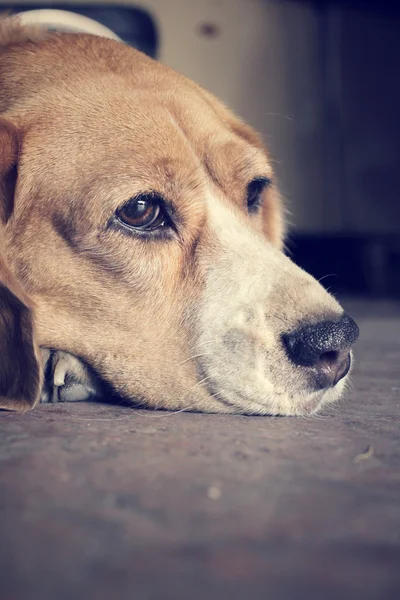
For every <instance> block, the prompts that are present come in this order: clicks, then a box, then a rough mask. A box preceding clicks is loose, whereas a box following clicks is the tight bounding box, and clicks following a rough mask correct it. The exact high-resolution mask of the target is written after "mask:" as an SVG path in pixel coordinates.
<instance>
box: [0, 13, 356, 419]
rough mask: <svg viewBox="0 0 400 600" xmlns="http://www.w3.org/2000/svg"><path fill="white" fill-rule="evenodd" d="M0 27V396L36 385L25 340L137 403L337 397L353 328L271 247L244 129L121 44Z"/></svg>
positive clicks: (275, 214)
mask: <svg viewBox="0 0 400 600" xmlns="http://www.w3.org/2000/svg"><path fill="white" fill-rule="evenodd" d="M2 27H3V46H2V48H0V113H1V114H2V120H1V122H0V138H1V139H0V147H1V148H2V152H1V154H0V178H1V198H0V216H1V222H2V225H1V227H2V230H1V232H2V233H1V236H2V244H3V247H2V250H1V252H2V262H0V281H1V287H0V308H1V310H0V326H1V328H2V329H1V336H2V337H1V340H0V357H1V361H2V365H3V364H4V365H5V366H6V368H5V369H4V368H3V367H2V370H1V372H0V396H1V397H2V398H3V399H2V401H1V403H2V405H3V406H7V407H14V406H15V407H17V408H23V407H24V406H25V407H28V406H30V405H32V404H34V402H35V400H36V399H37V398H38V395H39V391H40V386H41V381H42V380H41V377H42V376H41V367H40V365H39V361H38V358H37V348H38V347H39V346H40V347H52V348H56V349H60V350H63V351H66V352H70V353H71V354H74V355H76V356H78V357H80V358H82V359H83V360H84V361H86V362H87V363H88V364H90V365H91V366H92V367H93V368H94V369H95V370H96V371H97V373H98V374H99V375H100V377H101V378H103V379H104V380H105V381H107V382H108V383H109V384H111V386H112V387H113V388H114V389H115V390H116V391H117V392H118V393H119V394H121V395H122V396H124V397H126V398H131V399H135V400H136V401H139V402H141V403H142V404H143V405H145V406H150V407H162V408H171V409H194V410H203V411H215V412H243V413H259V414H305V413H310V412H312V411H314V410H315V409H317V408H318V407H319V406H321V405H322V404H323V403H324V402H325V401H330V400H335V399H336V398H338V397H339V395H340V394H341V392H342V390H343V387H344V383H345V380H346V374H347V372H348V370H349V366H350V346H351V344H352V343H353V341H354V339H355V338H356V335H357V328H356V325H355V324H354V322H353V321H351V320H350V319H349V318H347V317H345V316H344V315H343V311H342V309H341V307H340V306H339V305H338V304H337V302H336V301H335V300H334V299H333V298H332V296H330V295H329V294H328V293H327V292H326V291H325V290H324V289H323V288H322V287H321V286H320V285H319V283H317V282H316V281H315V280H314V279H313V278H312V277H311V276H309V275H307V274H306V273H305V272H304V271H302V270H301V269H299V268H298V267H297V266H295V265H294V264H293V263H292V262H291V261H290V260H289V259H288V258H287V257H285V255H284V254H283V252H282V240H283V233H284V232H283V223H282V209H281V206H280V201H279V194H278V191H277V188H276V184H275V180H274V173H273V169H272V166H271V161H270V160H269V157H268V153H267V152H266V150H265V149H264V147H263V145H262V143H261V142H260V139H259V138H258V136H257V135H256V133H255V132H254V131H253V130H252V129H251V128H249V127H248V126H246V125H244V124H243V123H242V122H241V121H240V120H239V119H238V118H236V116H234V115H233V114H232V113H231V112H230V111H228V110H227V109H226V108H225V107H224V106H223V105H222V104H221V103H220V102H219V101H217V100H216V99H215V98H214V97H212V96H211V95H210V94H209V93H207V92H205V91H204V90H202V89H201V88H200V87H198V86H197V85H195V84H194V83H192V82H191V81H189V80H187V79H185V78H184V77H182V76H180V75H178V74H176V73H175V72H173V71H172V70H170V69H167V68H166V67H164V66H162V65H160V64H159V63H157V62H154V61H152V60H151V59H149V58H147V57H145V56H144V55H142V54H140V53H139V52H137V51H135V50H133V49H131V48H128V47H127V46H124V45H123V44H120V43H118V42H114V41H112V40H106V39H102V38H98V37H94V36H89V35H73V34H66V35H56V36H51V37H49V38H48V39H44V40H41V41H40V40H36V41H35V40H33V41H29V40H28V39H24V37H23V35H21V32H19V33H18V32H17V33H15V29H14V34H12V31H11V30H12V27H11V25H10V23H9V22H8V24H7V23H6V22H4V23H3V26H2ZM14 27H15V26H14ZM0 37H1V33H0ZM6 263H7V264H6ZM14 342H15V343H16V342H18V344H14ZM15 348H19V350H18V351H17V350H15ZM12 353H14V354H12ZM17 354H18V356H17ZM14 355H15V356H14ZM22 373H24V375H25V377H24V376H23V375H22ZM18 382H19V383H18ZM13 386H14V388H18V387H19V388H21V389H18V390H16V389H14V388H13ZM13 390H14V391H13ZM5 398H6V400H4V399H5Z"/></svg>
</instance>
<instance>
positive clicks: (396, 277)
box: [287, 232, 400, 298]
mask: <svg viewBox="0 0 400 600" xmlns="http://www.w3.org/2000/svg"><path fill="white" fill-rule="evenodd" d="M287 250H288V252H287V254H288V255H289V256H290V257H291V258H292V260H294V262H295V263H296V264H298V265H299V266H300V267H302V268H303V269H305V270H306V271H308V272H309V273H312V275H313V276H314V277H315V278H316V279H319V280H321V283H322V285H323V286H324V287H325V288H328V289H329V290H330V291H332V292H333V293H334V294H352V295H358V296H372V297H392V298H393V297H400V236H397V235H393V236H388V235H383V236H378V235H376V236H371V235H353V234H343V235H329V234H321V235H307V234H299V233H296V232H294V233H293V234H292V235H291V236H290V237H289V239H288V241H287Z"/></svg>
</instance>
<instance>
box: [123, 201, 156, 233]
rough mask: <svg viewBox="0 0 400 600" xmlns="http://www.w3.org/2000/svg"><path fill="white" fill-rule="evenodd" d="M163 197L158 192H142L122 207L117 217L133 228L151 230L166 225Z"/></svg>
mask: <svg viewBox="0 0 400 600" xmlns="http://www.w3.org/2000/svg"><path fill="white" fill-rule="evenodd" d="M162 202H163V201H162V198H160V196H158V195H157V194H141V195H140V196H137V197H136V198H132V199H131V200H129V202H127V203H126V204H124V206H123V207H122V208H120V209H119V210H118V211H117V213H116V216H117V219H118V220H119V221H120V222H121V223H122V224H123V225H127V226H128V227H130V228H132V229H140V230H142V231H143V230H144V231H151V230H154V229H158V228H159V227H164V226H165V225H166V220H167V219H166V215H165V212H164V209H163V206H162Z"/></svg>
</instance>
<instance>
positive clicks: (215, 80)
mask: <svg viewBox="0 0 400 600" xmlns="http://www.w3.org/2000/svg"><path fill="white" fill-rule="evenodd" d="M0 5H2V7H3V8H11V9H12V10H13V12H21V11H24V12H26V11H31V10H38V9H57V10H67V11H70V12H73V13H75V14H77V15H80V16H84V17H89V18H90V19H94V20H95V21H97V22H98V23H100V24H101V25H103V26H106V27H107V28H109V29H110V30H112V31H113V32H114V33H115V34H116V35H117V36H119V37H120V38H121V39H122V40H123V41H124V42H126V43H127V44H131V45H132V46H135V47H137V48H139V49H140V50H142V51H143V52H146V53H147V54H149V55H150V56H153V57H156V58H158V59H159V60H161V61H162V62H164V63H166V64H168V65H170V66H172V67H173V68H175V69H177V70H178V71H181V72H182V73H184V74H185V75H187V76H189V77H191V78H192V79H194V80H196V81H197V82H198V83H200V84H201V85H203V86H204V87H206V88H208V89H209V90H210V91H212V92H213V93H214V94H216V95H217V96H219V97H220V98H221V99H222V100H223V101H224V102H225V103H226V104H228V105H229V106H230V107H231V108H233V109H234V110H235V111H236V112H237V113H238V114H239V115H241V116H242V117H243V118H244V119H245V120H247V121H248V122H249V123H251V124H252V125H253V126H254V127H255V128H256V129H258V130H259V131H260V132H261V133H262V134H263V136H264V139H265V141H266V142H267V144H268V146H269V149H270V151H271V153H272V156H273V158H274V161H275V168H276V171H277V176H278V180H279V184H280V188H281V190H282V193H283V196H284V198H285V201H286V205H287V207H288V209H289V211H290V215H289V219H290V224H291V227H290V235H289V239H288V252H289V253H290V254H291V256H292V258H293V259H294V260H295V262H297V263H298V264H299V265H301V266H302V267H304V268H305V269H307V270H308V271H310V272H311V273H312V274H313V275H314V276H316V277H318V278H321V277H324V280H323V284H324V285H325V286H326V287H329V288H330V289H331V290H332V291H333V292H334V293H338V294H342V295H343V294H346V295H349V296H354V297H360V296H362V297H371V298H372V297H375V298H376V297H379V298H397V299H399V298H400V117H399V107H400V78H399V70H400V69H399V67H400V3H396V2H387V1H386V0H375V1H373V0H359V1H357V0H128V1H127V2H123V3H122V2H117V1H111V0H109V1H108V2H104V3H100V2H95V3H91V2H88V1H87V0H85V1H82V2H80V1H79V0H74V1H73V2H61V1H60V2H57V1H53V2H40V3H38V2H33V1H30V2H24V3H20V2H19V3H17V4H12V3H11V2H10V1H8V2H7V1H4V0H0ZM396 6H397V7H396ZM60 27H61V23H60V17H59V16H58V17H57V18H54V28H60ZM71 28H72V29H73V27H71Z"/></svg>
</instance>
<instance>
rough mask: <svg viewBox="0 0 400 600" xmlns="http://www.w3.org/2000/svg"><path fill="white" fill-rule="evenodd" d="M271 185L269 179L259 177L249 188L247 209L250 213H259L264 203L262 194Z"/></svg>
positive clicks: (251, 182)
mask: <svg viewBox="0 0 400 600" xmlns="http://www.w3.org/2000/svg"><path fill="white" fill-rule="evenodd" d="M270 184H271V180H270V179H269V178H268V177H257V179H253V181H250V183H249V185H248V186H247V208H248V210H249V212H253V213H254V212H257V210H258V209H259V207H260V205H261V202H262V193H263V191H264V190H265V188H266V187H267V186H268V185H270Z"/></svg>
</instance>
